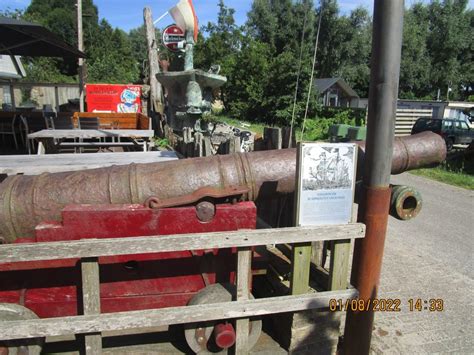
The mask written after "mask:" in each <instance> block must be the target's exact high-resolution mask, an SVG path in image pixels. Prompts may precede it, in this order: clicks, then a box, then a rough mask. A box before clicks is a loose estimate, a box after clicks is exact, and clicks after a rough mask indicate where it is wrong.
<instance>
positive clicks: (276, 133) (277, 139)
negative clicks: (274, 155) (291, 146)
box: [263, 127, 282, 150]
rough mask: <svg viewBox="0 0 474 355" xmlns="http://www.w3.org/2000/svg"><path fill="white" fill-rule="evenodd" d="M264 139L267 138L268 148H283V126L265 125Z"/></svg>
mask: <svg viewBox="0 0 474 355" xmlns="http://www.w3.org/2000/svg"><path fill="white" fill-rule="evenodd" d="M263 139H264V140H265V144H266V148H267V150H272V149H281V147H282V138H281V128H275V127H265V128H264V129H263Z"/></svg>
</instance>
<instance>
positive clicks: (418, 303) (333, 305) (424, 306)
mask: <svg viewBox="0 0 474 355" xmlns="http://www.w3.org/2000/svg"><path fill="white" fill-rule="evenodd" d="M405 307H407V308H406V309H407V310H408V311H410V312H422V311H428V312H441V311H443V310H444V301H443V299H441V298H430V299H422V298H409V299H408V300H407V301H406V302H405V303H404V302H402V300H400V299H399V298H375V299H369V300H367V301H366V300H362V299H347V300H343V299H334V298H333V299H330V300H329V310H330V311H333V312H335V311H348V310H351V311H353V312H363V311H372V312H401V311H402V309H405Z"/></svg>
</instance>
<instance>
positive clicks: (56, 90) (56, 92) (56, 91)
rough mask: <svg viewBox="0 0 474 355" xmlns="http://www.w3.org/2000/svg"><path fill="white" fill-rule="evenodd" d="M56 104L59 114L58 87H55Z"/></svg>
mask: <svg viewBox="0 0 474 355" xmlns="http://www.w3.org/2000/svg"><path fill="white" fill-rule="evenodd" d="M54 103H55V105H54V107H55V109H56V112H59V87H58V86H57V85H54Z"/></svg>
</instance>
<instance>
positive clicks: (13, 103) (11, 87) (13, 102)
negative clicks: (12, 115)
mask: <svg viewBox="0 0 474 355" xmlns="http://www.w3.org/2000/svg"><path fill="white" fill-rule="evenodd" d="M10 100H12V109H13V111H16V105H15V87H14V86H13V82H12V83H10Z"/></svg>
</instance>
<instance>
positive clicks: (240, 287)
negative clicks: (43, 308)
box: [0, 223, 365, 354]
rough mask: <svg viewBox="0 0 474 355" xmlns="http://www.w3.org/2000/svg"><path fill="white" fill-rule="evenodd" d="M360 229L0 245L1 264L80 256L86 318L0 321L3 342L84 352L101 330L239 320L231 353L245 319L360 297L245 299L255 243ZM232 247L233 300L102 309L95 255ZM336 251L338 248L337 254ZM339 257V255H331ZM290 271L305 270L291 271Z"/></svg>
mask: <svg viewBox="0 0 474 355" xmlns="http://www.w3.org/2000/svg"><path fill="white" fill-rule="evenodd" d="M364 233H365V226H364V225H363V224H359V223H352V224H347V225H334V226H311V227H292V228H276V229H258V230H241V231H235V232H214V233H197V234H193V235H191V236H190V235H189V234H187V235H166V236H163V235H161V236H151V237H136V238H119V239H86V240H80V241H69V242H66V241H64V242H50V243H32V244H9V245H2V246H0V260H1V262H5V263H14V262H26V261H40V260H58V259H68V258H80V259H81V270H82V295H83V296H82V297H83V299H82V302H83V309H84V315H78V316H71V317H58V318H46V319H34V320H22V321H1V320H0V341H6V340H13V339H31V338H42V337H46V336H60V335H70V334H85V352H86V354H98V353H100V352H101V349H102V339H101V333H102V332H106V331H117V330H126V329H127V330H132V329H141V328H146V327H159V326H164V325H173V324H185V323H194V322H205V321H213V320H219V319H236V334H237V338H236V339H237V341H236V353H238V354H243V353H247V352H248V349H247V348H246V346H247V337H248V327H249V320H248V317H253V316H262V315H267V314H274V313H283V312H295V311H302V310H309V309H321V308H327V307H328V304H329V300H330V299H342V300H346V299H350V298H355V297H357V294H358V293H357V290H355V289H353V288H346V287H344V288H343V289H340V290H330V291H324V292H319V293H309V294H308V293H306V294H298V295H292V296H280V297H271V298H260V299H249V293H248V290H249V285H250V276H249V275H250V267H251V257H252V251H251V247H252V246H265V245H271V244H294V245H305V244H307V243H310V242H316V241H326V240H332V241H336V242H334V244H338V245H341V244H342V245H346V246H347V245H350V240H351V239H355V238H363V237H364ZM229 247H236V248H237V271H236V273H237V276H236V286H237V297H236V301H233V302H222V303H216V304H200V305H193V306H183V307H170V308H162V309H152V310H143V311H129V312H118V313H107V314H101V313H100V291H99V286H100V284H99V282H100V281H99V268H100V265H99V263H98V257H101V256H114V255H134V254H145V253H159V252H170V251H184V250H202V249H220V248H229ZM336 254H337V253H336ZM334 257H336V255H334ZM346 259H347V258H346V255H344V257H343V258H341V261H342V262H338V261H337V260H336V259H335V261H334V262H331V270H330V275H333V276H332V277H333V278H334V277H337V278H340V279H341V280H344V282H336V281H337V280H334V282H333V284H334V285H337V284H343V285H345V283H346V281H347V277H348V275H347V265H346ZM292 272H293V273H295V272H304V270H296V269H295V266H293V271H292Z"/></svg>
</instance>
